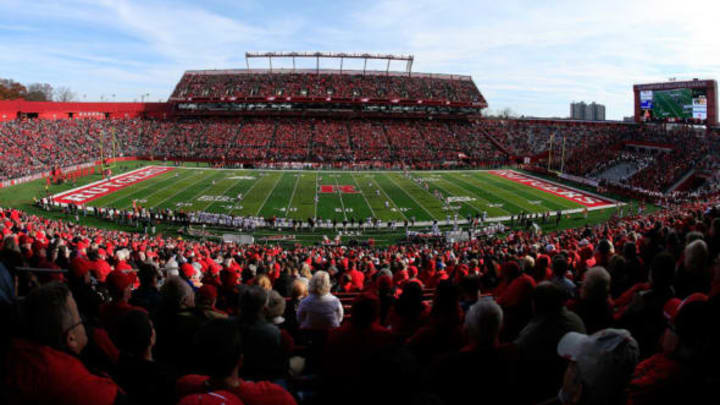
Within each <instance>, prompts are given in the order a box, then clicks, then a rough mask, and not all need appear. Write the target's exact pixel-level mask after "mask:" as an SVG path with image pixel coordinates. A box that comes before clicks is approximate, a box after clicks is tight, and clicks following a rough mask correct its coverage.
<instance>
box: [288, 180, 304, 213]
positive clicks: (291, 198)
mask: <svg viewBox="0 0 720 405" xmlns="http://www.w3.org/2000/svg"><path fill="white" fill-rule="evenodd" d="M296 176H297V180H295V187H293V191H292V194H290V200H289V201H288V205H287V208H285V218H287V217H288V215H289V214H290V206H291V205H292V202H293V198H295V191H296V190H297V186H298V184H299V183H300V177H301V176H302V173H298V174H296Z"/></svg>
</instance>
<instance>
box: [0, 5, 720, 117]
mask: <svg viewBox="0 0 720 405" xmlns="http://www.w3.org/2000/svg"><path fill="white" fill-rule="evenodd" d="M718 15H720V2H717V1H706V0H695V1H693V2H692V3H689V4H686V5H685V4H679V3H677V1H670V0H668V1H665V0H654V1H645V0H641V1H627V0H624V1H620V0H609V1H605V2H592V3H591V2H578V1H569V0H558V1H552V2H543V1H540V2H538V1H517V0H516V1H513V0H506V1H504V2H502V3H498V2H495V1H487V0H486V1H455V2H449V1H446V2H438V1H429V0H395V1H376V2H353V3H346V4H343V3H335V2H328V3H327V4H316V3H314V2H309V3H307V4H304V3H285V2H279V3H272V4H269V3H266V2H257V1H255V2H253V1H243V2H241V3H238V4H235V3H233V2H229V1H225V0H215V1H212V2H211V3H195V2H181V1H173V2H161V1H159V0H146V1H140V0H101V1H100V2H97V1H91V0H75V1H65V2H55V1H41V0H38V1H32V2H26V1H21V0H5V1H0V36H2V35H13V40H10V41H0V53H1V54H2V55H3V73H2V74H3V75H6V76H10V77H13V78H15V79H16V80H20V81H23V82H31V81H51V83H53V84H57V85H71V86H72V87H73V88H74V89H76V91H78V92H79V93H81V94H85V93H87V94H88V98H91V97H94V98H99V96H100V95H101V94H108V93H115V94H117V95H118V97H120V95H121V94H122V95H123V97H128V98H130V99H132V98H135V97H137V96H134V94H141V93H145V92H148V91H150V92H151V94H152V98H153V99H155V98H156V95H157V97H167V95H168V94H169V93H170V92H171V91H172V90H173V87H174V85H175V83H176V82H177V80H178V79H179V77H180V75H181V74H182V71H183V70H185V69H200V68H232V67H244V64H245V63H244V58H243V56H244V52H245V51H266V50H267V51H269V50H274V51H281V50H297V51H306V50H307V51H312V50H327V51H347V52H365V51H367V52H377V53H412V54H414V55H415V56H416V60H415V64H414V70H415V71H426V72H437V73H458V74H471V75H472V76H473V78H474V80H475V82H476V83H477V84H478V86H479V87H480V89H481V91H483V93H484V94H485V95H486V98H487V99H488V102H489V103H490V106H491V108H492V109H500V108H504V107H511V108H513V109H514V110H515V111H518V112H520V113H524V114H528V115H555V116H563V115H567V112H568V111H567V110H568V103H569V102H570V101H573V100H580V99H584V100H586V101H598V102H601V103H605V104H606V105H607V108H608V114H609V116H610V117H612V118H621V117H622V116H623V115H629V114H631V113H632V103H633V100H632V84H634V83H638V82H647V81H655V80H664V79H666V78H667V77H670V76H676V77H678V79H681V78H688V77H690V78H691V77H712V76H713V75H715V74H716V72H717V71H719V70H720V52H717V50H716V46H715V42H714V41H715V39H716V38H718V34H720V29H719V28H718V24H717V21H716V20H717V16H718ZM46 28H48V29H50V30H53V34H50V35H45V29H46ZM286 63H289V62H287V61H286ZM350 66H352V62H348V64H347V65H346V68H347V67H350ZM355 66H357V65H355ZM373 66H375V65H373ZM383 68H384V67H383ZM393 68H395V69H400V68H401V65H399V64H394V65H393Z"/></svg>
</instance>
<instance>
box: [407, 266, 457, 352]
mask: <svg viewBox="0 0 720 405" xmlns="http://www.w3.org/2000/svg"><path fill="white" fill-rule="evenodd" d="M462 322H463V312H462V309H461V308H460V303H459V301H458V291H457V287H456V286H455V285H454V284H453V283H452V282H450V280H443V281H441V282H439V283H438V285H437V289H436V291H435V298H434V300H433V305H432V309H431V310H430V316H429V318H428V322H427V323H426V324H425V326H423V327H421V328H420V329H418V331H417V332H416V333H415V334H414V335H412V336H411V337H410V338H409V339H408V340H407V346H408V347H409V348H410V350H412V351H413V352H414V353H415V356H416V357H417V358H418V360H419V361H420V362H421V363H429V362H430V361H431V360H433V359H434V358H436V357H437V356H441V355H444V354H447V353H450V352H454V351H456V350H459V349H460V348H461V347H462V346H463V344H464V343H465V339H464V336H463V332H462Z"/></svg>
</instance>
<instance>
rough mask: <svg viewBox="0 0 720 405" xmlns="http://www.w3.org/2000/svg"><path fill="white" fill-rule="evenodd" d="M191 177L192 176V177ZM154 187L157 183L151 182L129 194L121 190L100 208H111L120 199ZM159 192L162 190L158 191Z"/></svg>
mask: <svg viewBox="0 0 720 405" xmlns="http://www.w3.org/2000/svg"><path fill="white" fill-rule="evenodd" d="M173 172H174V171H169V172H166V173H163V174H161V175H159V176H156V177H153V178H150V179H147V180H146V181H147V182H149V181H150V180H155V179H158V178H160V177H162V176H164V175H166V174H170V173H173ZM193 176H194V175H193ZM190 177H192V176H190ZM166 180H168V179H162V180H161V181H159V182H158V183H162V182H164V181H166ZM142 183H143V182H140V183H136V184H138V185H139V184H142ZM133 185H135V184H133ZM155 186H157V183H152V182H151V183H150V184H145V185H144V186H142V187H140V188H138V189H137V190H135V191H133V192H131V193H129V194H123V193H121V192H120V191H123V190H118V191H117V192H115V193H112V194H117V195H116V196H115V198H113V199H112V200H110V201H108V202H106V203H104V204H103V205H102V206H103V207H110V206H112V205H113V204H115V203H116V202H118V201H120V200H122V199H124V198H128V197H130V196H132V195H135V194H138V193H141V192H144V191H145V190H148V189H150V188H153V187H155ZM130 187H132V186H130ZM159 190H162V189H159ZM159 190H155V191H154V192H152V193H150V194H149V195H152V194H155V193H156V192H158V191H159ZM108 195H109V194H108Z"/></svg>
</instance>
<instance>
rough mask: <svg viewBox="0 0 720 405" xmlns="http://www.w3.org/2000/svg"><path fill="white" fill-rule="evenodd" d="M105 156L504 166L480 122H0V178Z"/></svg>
mask: <svg viewBox="0 0 720 405" xmlns="http://www.w3.org/2000/svg"><path fill="white" fill-rule="evenodd" d="M109 156H139V157H153V158H155V159H166V160H205V161H211V162H228V163H246V164H259V163H265V162H318V163H327V162H331V163H335V162H339V163H361V162H364V163H367V162H382V163H384V164H391V165H392V164H394V165H412V166H415V167H418V168H421V167H440V166H442V165H443V163H445V162H447V161H452V162H455V163H456V164H457V165H475V164H478V163H484V164H489V163H502V162H504V161H506V156H505V155H504V153H502V152H501V151H499V150H498V149H497V148H496V147H495V146H494V144H492V143H491V142H489V141H488V140H487V138H486V137H485V136H484V135H483V134H482V132H481V129H480V127H478V126H477V124H471V123H469V122H466V121H454V120H451V121H447V122H444V121H440V122H434V121H426V120H409V119H392V120H390V119H386V120H382V119H373V120H366V119H353V120H341V119H299V118H297V119H290V118H282V119H277V118H268V117H265V118H242V119H239V118H232V119H187V120H179V121H168V120H130V119H125V120H91V119H86V120H26V121H6V122H3V123H1V124H0V180H7V179H12V178H17V177H22V176H25V175H30V174H35V173H38V172H44V171H50V170H53V169H54V168H63V167H68V166H72V165H75V164H80V163H88V162H93V161H97V160H100V159H101V157H109Z"/></svg>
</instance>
